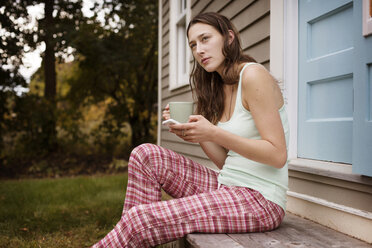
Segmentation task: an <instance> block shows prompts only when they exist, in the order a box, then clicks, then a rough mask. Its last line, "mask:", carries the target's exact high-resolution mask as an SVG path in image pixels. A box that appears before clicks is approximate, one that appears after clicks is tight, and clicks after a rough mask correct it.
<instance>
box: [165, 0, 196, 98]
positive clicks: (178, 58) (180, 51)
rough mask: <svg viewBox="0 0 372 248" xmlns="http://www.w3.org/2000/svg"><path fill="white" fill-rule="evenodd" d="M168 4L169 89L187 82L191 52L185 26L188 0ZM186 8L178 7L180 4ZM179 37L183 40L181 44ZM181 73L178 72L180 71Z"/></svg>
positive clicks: (187, 14) (177, 0) (189, 15)
mask: <svg viewBox="0 0 372 248" xmlns="http://www.w3.org/2000/svg"><path fill="white" fill-rule="evenodd" d="M169 4H170V6H169V7H170V17H169V18H170V20H169V33H170V34H169V90H170V91H172V90H176V89H178V88H181V87H183V86H185V85H188V84H189V72H190V57H191V56H192V55H191V52H190V49H189V46H188V44H187V36H186V27H187V24H188V23H189V21H190V17H191V9H190V5H191V2H190V0H173V1H169ZM181 4H182V5H186V6H185V7H186V8H182V9H180V7H181V6H180V5H181ZM180 38H181V39H183V40H184V41H185V42H184V44H182V42H180ZM182 57H183V58H182ZM181 70H183V73H182V74H180V71H181Z"/></svg>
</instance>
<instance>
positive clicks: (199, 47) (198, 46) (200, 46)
mask: <svg viewBox="0 0 372 248" xmlns="http://www.w3.org/2000/svg"><path fill="white" fill-rule="evenodd" d="M196 53H197V54H198V55H200V54H203V53H204V48H203V46H202V45H201V44H197V45H196Z"/></svg>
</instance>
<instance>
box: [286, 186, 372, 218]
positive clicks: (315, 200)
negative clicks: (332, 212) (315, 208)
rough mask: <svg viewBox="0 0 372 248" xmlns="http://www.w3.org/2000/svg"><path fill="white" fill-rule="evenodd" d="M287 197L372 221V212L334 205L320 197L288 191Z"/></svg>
mask: <svg viewBox="0 0 372 248" xmlns="http://www.w3.org/2000/svg"><path fill="white" fill-rule="evenodd" d="M287 195H288V196H292V197H295V198H297V199H301V200H305V201H308V202H312V203H315V204H317V205H321V206H326V207H329V208H332V209H336V210H339V211H342V212H345V213H349V214H352V215H357V216H360V217H363V218H366V219H369V220H372V213H371V212H367V211H362V210H359V209H356V208H351V207H348V206H344V205H341V204H337V203H334V202H330V201H327V200H324V199H321V198H318V197H314V196H309V195H305V194H301V193H297V192H293V191H287Z"/></svg>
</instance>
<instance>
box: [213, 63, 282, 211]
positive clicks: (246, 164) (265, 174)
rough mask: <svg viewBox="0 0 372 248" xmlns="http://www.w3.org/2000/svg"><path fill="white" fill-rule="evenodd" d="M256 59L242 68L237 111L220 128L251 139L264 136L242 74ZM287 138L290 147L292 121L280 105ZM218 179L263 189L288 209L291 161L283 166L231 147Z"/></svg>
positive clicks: (236, 104)
mask: <svg viewBox="0 0 372 248" xmlns="http://www.w3.org/2000/svg"><path fill="white" fill-rule="evenodd" d="M252 64H255V63H247V64H245V65H244V67H243V69H242V70H241V72H240V78H239V83H238V92H237V96H236V103H235V109H234V112H233V114H232V116H231V118H230V120H229V121H227V122H219V123H218V124H217V126H219V127H220V128H222V129H224V130H226V131H228V132H230V133H233V134H236V135H239V136H242V137H244V138H248V139H261V136H260V134H259V132H258V130H257V128H256V125H255V123H254V120H253V117H252V115H251V113H250V112H249V111H248V110H247V109H246V108H245V107H244V106H243V103H242V97H241V95H242V93H241V87H242V82H241V81H242V74H243V71H244V70H245V68H247V66H249V65H252ZM279 114H280V118H281V121H282V125H283V129H284V134H285V140H286V145H287V150H288V142H289V124H288V117H287V113H286V110H285V106H284V105H283V107H281V108H280V109H279ZM218 183H220V184H224V185H227V186H241V187H248V188H251V189H255V190H257V191H259V192H260V193H261V194H262V195H263V196H264V197H265V198H266V199H267V200H270V201H272V202H274V203H276V204H278V205H279V206H281V207H282V208H283V209H284V210H285V209H286V201H287V194H286V193H287V189H288V162H287V163H286V164H285V166H284V167H283V168H281V169H277V168H274V167H272V166H269V165H265V164H262V163H258V162H255V161H253V160H250V159H247V158H245V157H243V156H241V155H240V154H238V153H236V152H234V151H229V152H228V153H227V158H226V160H225V164H224V166H223V168H222V170H221V171H220V174H219V176H218Z"/></svg>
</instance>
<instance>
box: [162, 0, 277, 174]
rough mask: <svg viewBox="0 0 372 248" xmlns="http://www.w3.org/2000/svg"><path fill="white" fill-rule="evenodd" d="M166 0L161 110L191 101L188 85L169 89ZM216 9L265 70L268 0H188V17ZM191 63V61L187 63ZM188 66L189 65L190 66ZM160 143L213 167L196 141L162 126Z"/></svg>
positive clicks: (166, 2) (165, 8) (166, 5)
mask: <svg viewBox="0 0 372 248" xmlns="http://www.w3.org/2000/svg"><path fill="white" fill-rule="evenodd" d="M169 1H170V0H163V1H162V15H161V21H162V37H161V39H162V40H161V44H162V51H161V53H162V54H161V55H160V56H161V65H160V66H161V103H160V106H161V108H162V109H163V108H164V107H165V106H166V104H167V103H168V102H171V101H192V95H191V92H190V89H189V86H183V87H181V88H177V89H175V90H172V91H170V90H169V63H170V61H169V12H170V8H169ZM210 11H212V12H218V13H221V14H223V15H225V16H227V17H228V18H230V19H231V20H232V22H233V23H234V25H235V26H236V28H237V30H238V31H239V32H240V36H241V37H240V38H241V41H242V47H243V50H244V51H245V52H246V53H248V54H250V55H251V56H253V57H254V58H255V59H256V60H257V61H258V62H259V63H262V64H263V65H264V66H265V67H266V68H267V69H269V67H270V0H256V1H255V0H231V1H228V0H226V1H213V0H191V17H193V16H195V15H197V14H198V13H200V12H210ZM191 63H192V62H191ZM190 68H192V66H191V67H190ZM159 138H160V145H162V146H164V147H167V148H169V149H172V150H174V151H176V152H178V153H180V154H183V155H185V156H187V157H189V158H192V159H193V160H194V161H197V162H199V163H202V164H204V165H206V166H209V167H212V168H216V167H215V166H214V165H213V164H212V163H211V162H210V161H209V160H208V159H207V156H206V155H205V154H204V152H203V151H202V150H201V148H200V147H199V145H198V144H190V143H186V142H183V141H182V140H181V139H180V138H178V137H177V136H175V135H173V134H171V133H169V132H168V128H167V127H165V126H162V128H161V132H160V137H159Z"/></svg>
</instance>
